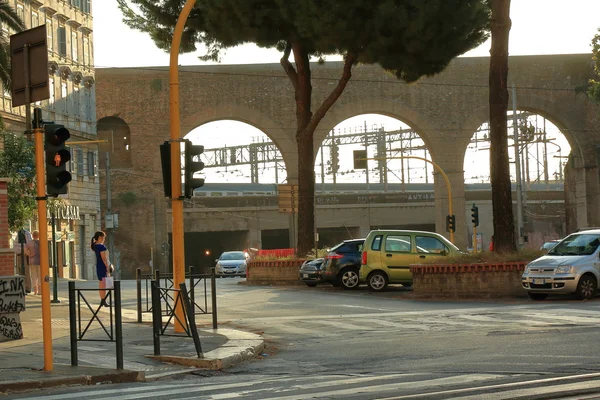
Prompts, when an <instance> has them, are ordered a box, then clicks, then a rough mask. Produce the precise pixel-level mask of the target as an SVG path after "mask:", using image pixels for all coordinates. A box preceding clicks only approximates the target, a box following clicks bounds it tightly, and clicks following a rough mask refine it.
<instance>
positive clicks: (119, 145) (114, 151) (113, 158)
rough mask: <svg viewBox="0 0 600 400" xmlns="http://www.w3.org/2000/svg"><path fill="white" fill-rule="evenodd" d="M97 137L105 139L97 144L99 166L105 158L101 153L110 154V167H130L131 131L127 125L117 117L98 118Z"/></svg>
mask: <svg viewBox="0 0 600 400" xmlns="http://www.w3.org/2000/svg"><path fill="white" fill-rule="evenodd" d="M98 137H99V138H100V139H104V140H107V142H106V143H102V144H100V146H99V150H100V157H99V159H100V167H101V168H104V167H105V163H106V159H105V157H103V156H102V153H106V152H108V153H109V154H110V165H111V167H112V168H131V167H132V164H131V131H130V129H129V125H127V123H126V122H125V121H123V120H122V119H121V118H119V117H104V118H101V119H100V120H98Z"/></svg>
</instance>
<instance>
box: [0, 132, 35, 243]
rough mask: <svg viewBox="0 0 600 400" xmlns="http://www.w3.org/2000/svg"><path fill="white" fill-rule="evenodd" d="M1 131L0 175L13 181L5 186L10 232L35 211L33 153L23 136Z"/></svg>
mask: <svg viewBox="0 0 600 400" xmlns="http://www.w3.org/2000/svg"><path fill="white" fill-rule="evenodd" d="M0 129H2V131H0V141H2V144H3V146H4V149H3V150H2V152H0V176H1V177H3V178H11V179H12V181H11V182H10V183H9V184H8V225H9V227H10V229H11V231H17V230H19V229H21V228H22V227H23V225H24V224H25V223H26V222H27V221H29V220H30V219H31V218H32V217H33V215H34V213H35V210H36V205H35V200H34V198H35V184H34V183H35V182H34V181H35V158H34V154H35V151H34V148H33V145H32V144H31V143H30V142H28V141H27V139H25V136H24V135H14V134H12V133H10V132H7V131H5V130H4V129H3V128H0Z"/></svg>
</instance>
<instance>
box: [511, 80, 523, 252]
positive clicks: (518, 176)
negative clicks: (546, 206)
mask: <svg viewBox="0 0 600 400" xmlns="http://www.w3.org/2000/svg"><path fill="white" fill-rule="evenodd" d="M512 106H513V133H514V141H515V175H516V183H517V248H518V247H519V246H520V245H521V238H522V237H523V192H522V188H521V185H522V183H521V152H520V149H519V127H518V122H517V89H516V88H515V86H514V85H513V87H512Z"/></svg>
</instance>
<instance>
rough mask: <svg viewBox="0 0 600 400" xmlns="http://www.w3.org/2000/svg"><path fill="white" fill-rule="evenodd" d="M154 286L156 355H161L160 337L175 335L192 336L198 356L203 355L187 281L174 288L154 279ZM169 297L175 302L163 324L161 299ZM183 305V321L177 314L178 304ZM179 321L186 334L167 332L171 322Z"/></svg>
mask: <svg viewBox="0 0 600 400" xmlns="http://www.w3.org/2000/svg"><path fill="white" fill-rule="evenodd" d="M151 287H152V290H151V291H152V331H153V337H154V355H155V356H160V337H161V336H174V337H191V338H192V339H193V340H194V346H195V347H196V353H197V354H198V357H199V358H200V357H202V345H201V343H200V336H199V335H198V328H197V327H196V315H195V314H194V309H193V305H192V302H191V300H190V297H189V296H188V290H187V289H186V286H185V283H182V284H180V285H179V289H173V288H161V287H160V286H159V282H158V281H155V280H153V281H152V282H151ZM167 298H174V299H175V303H174V304H173V307H171V308H170V309H169V314H168V315H167V317H168V319H167V322H166V323H165V324H164V326H163V315H162V311H161V303H162V301H161V300H166V299H167ZM180 305H181V306H182V307H183V311H184V318H183V321H182V320H180V319H179V317H178V316H177V313H176V310H177V308H178V306H180ZM175 321H177V322H178V323H179V324H180V325H181V326H182V327H183V329H184V332H185V336H184V335H171V334H167V333H165V332H166V330H167V328H168V327H169V325H170V324H171V322H175Z"/></svg>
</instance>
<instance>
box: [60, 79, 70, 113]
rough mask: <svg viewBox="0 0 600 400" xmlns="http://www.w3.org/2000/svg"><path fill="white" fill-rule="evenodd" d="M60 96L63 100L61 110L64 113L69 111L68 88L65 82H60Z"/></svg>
mask: <svg viewBox="0 0 600 400" xmlns="http://www.w3.org/2000/svg"><path fill="white" fill-rule="evenodd" d="M60 98H61V99H62V100H63V101H64V108H63V111H64V112H65V113H68V112H69V88H68V87H67V82H61V83H60Z"/></svg>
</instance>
